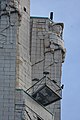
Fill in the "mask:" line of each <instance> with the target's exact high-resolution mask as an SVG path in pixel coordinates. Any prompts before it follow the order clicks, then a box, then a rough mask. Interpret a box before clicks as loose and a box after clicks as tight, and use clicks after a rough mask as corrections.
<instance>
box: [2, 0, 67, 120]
mask: <svg viewBox="0 0 80 120" xmlns="http://www.w3.org/2000/svg"><path fill="white" fill-rule="evenodd" d="M63 27H64V26H63V23H54V22H53V21H52V20H50V19H49V18H44V17H43V18H37V17H31V19H30V0H0V120H60V114H61V112H60V109H61V108H60V106H61V103H60V99H61V98H62V95H61V91H62V87H63V86H61V66H62V63H63V62H64V57H65V48H64V41H63V39H62V32H63Z"/></svg>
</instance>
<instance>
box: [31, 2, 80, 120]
mask: <svg viewBox="0 0 80 120" xmlns="http://www.w3.org/2000/svg"><path fill="white" fill-rule="evenodd" d="M50 11H53V12H54V21H55V22H63V23H64V25H65V27H64V41H65V47H66V49H67V52H66V59H65V63H64V64H63V74H62V83H63V84H64V85H65V87H64V90H63V99H62V120H80V93H79V92H80V78H79V77H80V76H79V75H80V13H79V12H80V0H31V15H32V16H44V17H45V16H46V17H47V16H49V12H50Z"/></svg>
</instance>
